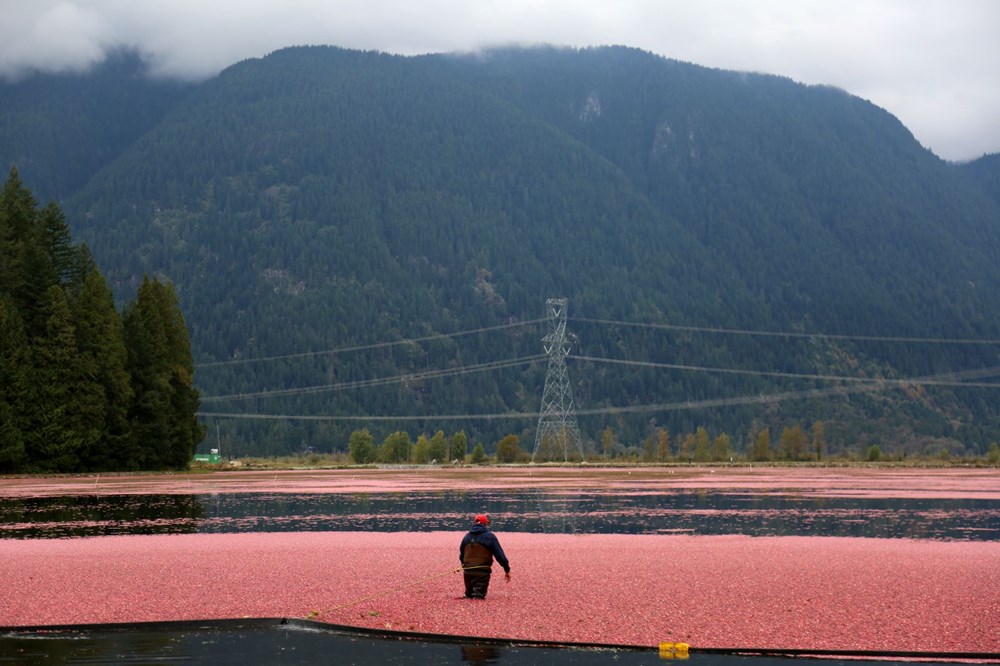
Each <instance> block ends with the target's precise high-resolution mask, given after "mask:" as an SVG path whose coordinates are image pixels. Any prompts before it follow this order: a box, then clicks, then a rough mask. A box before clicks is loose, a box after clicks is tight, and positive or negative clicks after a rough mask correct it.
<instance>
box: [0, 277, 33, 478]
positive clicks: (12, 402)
mask: <svg viewBox="0 0 1000 666" xmlns="http://www.w3.org/2000/svg"><path fill="white" fill-rule="evenodd" d="M0 340H3V344H2V345H0V472H17V471H20V470H21V468H22V467H23V466H24V464H25V462H26V460H27V454H26V451H25V446H24V432H25V430H26V426H27V423H26V421H25V416H26V414H27V411H28V406H29V405H31V404H32V403H33V402H34V401H33V399H32V395H31V389H32V383H31V380H30V375H29V373H30V366H31V350H30V349H29V347H28V338H27V336H25V334H24V325H23V323H22V322H21V316H20V315H19V314H18V312H17V309H16V308H15V307H14V303H13V301H12V300H11V299H10V298H9V297H8V296H6V295H5V294H3V293H2V292H0Z"/></svg>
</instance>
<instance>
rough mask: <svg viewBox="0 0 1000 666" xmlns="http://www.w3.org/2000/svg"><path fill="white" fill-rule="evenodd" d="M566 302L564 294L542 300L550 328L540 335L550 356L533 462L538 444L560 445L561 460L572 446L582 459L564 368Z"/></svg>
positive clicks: (548, 448) (556, 447)
mask: <svg viewBox="0 0 1000 666" xmlns="http://www.w3.org/2000/svg"><path fill="white" fill-rule="evenodd" d="M567 303H568V301H567V300H566V299H565V298H550V299H548V300H547V301H545V312H546V315H547V316H548V318H549V325H550V330H549V334H548V335H546V336H545V337H544V338H542V342H543V343H544V346H543V348H544V349H545V353H546V354H548V356H549V368H548V371H547V372H546V373H545V390H544V391H542V406H541V408H540V409H539V410H538V429H537V430H536V431H535V450H534V452H533V453H532V454H531V461H532V462H534V461H535V456H537V455H538V449H539V448H542V449H544V450H545V451H546V452H548V451H558V450H559V449H560V448H562V452H563V460H564V461H568V460H569V452H570V450H575V451H579V452H580V459H581V460H582V459H583V438H582V437H581V436H580V428H579V427H578V426H577V424H576V410H575V409H574V408H573V387H572V386H571V385H570V382H569V374H568V373H567V372H566V356H567V355H569V340H568V339H567V337H566V305H567Z"/></svg>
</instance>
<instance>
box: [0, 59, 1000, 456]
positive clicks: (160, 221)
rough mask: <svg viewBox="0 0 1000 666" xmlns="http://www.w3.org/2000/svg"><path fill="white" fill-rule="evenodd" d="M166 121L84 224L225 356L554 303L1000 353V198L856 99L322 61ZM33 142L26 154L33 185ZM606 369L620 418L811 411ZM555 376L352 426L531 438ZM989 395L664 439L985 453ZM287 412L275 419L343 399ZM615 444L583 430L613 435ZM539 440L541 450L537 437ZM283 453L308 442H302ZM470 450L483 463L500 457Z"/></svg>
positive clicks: (845, 359) (685, 422)
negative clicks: (499, 424) (637, 407)
mask: <svg viewBox="0 0 1000 666" xmlns="http://www.w3.org/2000/svg"><path fill="white" fill-rule="evenodd" d="M7 94H10V93H9V92H8V93H7ZM157 108H158V109H159V110H160V112H161V115H160V116H159V118H158V119H157V120H155V122H154V121H152V120H150V121H148V125H149V126H148V127H147V128H146V129H145V130H144V131H142V132H137V133H136V134H137V136H135V137H134V139H133V140H131V141H128V142H127V145H125V146H123V147H122V148H121V150H120V152H119V153H118V154H117V155H116V156H115V158H114V159H113V160H110V161H107V162H105V163H103V164H102V165H100V167H99V168H98V169H97V170H96V171H95V173H93V174H92V175H91V176H90V177H89V178H88V179H86V183H84V184H83V185H81V186H79V187H78V189H77V190H76V191H75V192H74V193H73V194H72V195H71V196H70V197H69V198H68V199H67V202H66V208H67V211H68V212H69V213H70V215H69V218H70V222H71V225H73V226H74V233H75V235H76V236H77V237H78V238H82V239H84V240H86V241H87V242H88V244H90V245H91V247H92V249H93V251H94V255H95V258H96V259H97V261H98V263H99V264H100V265H101V266H102V267H103V268H104V270H105V273H106V274H107V275H108V276H109V279H110V280H111V281H112V282H113V283H114V284H115V285H116V288H117V289H118V290H119V291H126V292H127V291H129V290H131V289H134V288H135V285H136V284H137V282H138V281H139V280H140V279H141V277H142V275H143V274H144V273H153V274H163V275H166V276H167V277H169V278H170V279H171V280H172V281H173V282H174V283H175V284H176V285H177V288H178V293H179V296H180V298H181V302H182V304H183V306H184V308H185V312H186V314H187V317H188V321H189V323H190V325H191V328H192V344H193V346H194V348H195V350H196V352H195V353H196V355H197V356H199V357H200V358H202V359H204V360H205V361H215V362H224V361H226V360H229V359H234V358H246V357H251V356H254V355H280V354H292V353H296V352H301V351H302V350H304V349H308V350H318V349H324V348H325V349H332V348H342V347H346V346H350V345H359V344H367V343H374V342H376V341H380V340H394V339H397V340H398V339H404V338H416V337H420V336H423V335H427V334H429V333H438V332H442V333H447V332H450V331H457V330H459V331H460V330H467V329H475V328H477V327H480V326H484V325H487V324H490V323H495V322H499V321H512V320H513V321H516V320H521V321H527V320H532V319H535V318H537V317H538V316H539V315H540V314H541V313H542V310H543V305H544V299H545V298H546V297H550V296H556V295H558V296H567V297H568V298H570V303H571V312H574V313H579V314H580V315H581V316H583V317H591V318H597V319H607V320H619V321H637V322H646V323H652V324H657V323H660V324H668V323H669V324H672V323H683V324H691V325H694V326H704V327H715V328H731V329H757V330H788V331H800V332H808V333H819V334H822V333H827V334H841V335H855V336H864V335H869V336H911V337H925V338H926V337H948V338H963V337H980V338H990V337H992V338H1000V326H998V322H997V320H996V318H995V316H994V315H993V313H994V312H996V307H997V306H1000V302H998V297H996V296H993V295H991V294H990V293H989V289H988V287H986V285H990V284H994V283H996V281H997V279H998V278H1000V273H998V269H997V268H995V266H996V262H995V261H993V259H995V257H996V254H997V252H998V249H1000V229H998V228H997V225H996V224H995V220H996V216H997V210H998V203H997V199H996V198H995V197H993V196H991V194H990V190H989V188H988V187H987V186H985V185H982V184H981V181H979V180H976V179H975V178H967V177H965V174H966V173H968V170H967V168H965V167H956V166H953V165H950V164H948V163H945V162H943V161H941V160H939V159H938V158H937V157H935V156H934V155H933V154H932V153H930V152H929V151H927V150H926V149H924V148H923V147H921V146H920V145H919V143H918V142H917V141H916V140H915V139H914V138H913V136H912V134H911V133H909V131H908V130H906V128H905V127H903V125H902V124H901V123H899V121H898V120H897V119H895V118H894V117H892V116H891V115H890V114H888V113H887V112H885V111H884V110H882V109H879V108H878V107H875V106H874V105H872V104H871V103H870V102H867V101H864V100H860V99H859V98H856V97H853V96H851V95H849V94H848V93H846V92H843V91H839V90H835V89H829V88H825V87H815V86H803V85H802V84H797V83H795V82H792V81H790V80H788V79H783V78H781V77H773V76H769V75H758V74H746V73H733V72H726V71H723V70H711V69H708V68H703V67H699V66H696V65H689V64H686V63H680V62H677V61H670V60H666V59H663V58H659V57H658V56H654V55H652V54H648V53H645V52H642V51H638V50H635V49H627V48H615V47H606V48H594V49H582V50H578V49H551V48H540V49H503V50H497V51H492V52H490V53H489V54H486V55H485V56H477V57H471V56H461V55H437V56H414V57H409V58H403V57H400V56H391V55H387V54H376V53H362V52H356V51H349V50H346V49H338V48H335V47H295V48H289V49H283V50H280V51H276V52H274V53H272V54H270V55H268V56H266V57H264V58H260V59H252V60H247V61H243V62H240V63H237V64H235V65H233V66H232V67H230V68H227V69H226V70H225V71H223V72H222V73H221V74H220V75H219V76H218V77H215V78H213V79H211V80H209V81H207V82H205V83H202V84H199V85H197V86H192V87H190V88H187V89H185V91H184V93H183V94H180V95H178V96H177V97H176V98H166V97H164V98H161V102H160V106H159V107H157ZM0 136H5V135H4V134H3V133H2V132H0ZM8 141H9V140H8ZM8 141H2V140H0V155H2V156H3V157H5V158H6V159H15V158H16V157H17V155H16V154H14V155H11V153H10V151H9V150H5V149H3V147H4V146H7V145H9V143H8ZM15 152H16V151H15ZM22 152H23V151H22ZM974 164H975V163H974ZM52 171H53V172H54V171H56V169H53V170H52ZM22 173H23V172H22ZM53 180H54V181H56V182H65V179H63V180H62V181H60V180H59V179H58V178H54V179H53ZM80 180H82V179H80ZM26 182H28V179H27V178H26ZM72 182H79V181H77V180H74V181H72ZM29 185H31V183H30V182H29ZM289 322H291V325H289ZM279 331H280V332H279ZM580 334H581V336H582V341H581V344H580V347H579V349H580V350H581V351H582V352H586V355H590V356H601V355H604V356H608V357H611V356H612V355H613V354H614V353H622V352H624V353H627V354H628V355H630V356H634V357H635V358H634V360H638V361H651V362H655V363H663V362H665V361H671V360H680V361H690V364H691V365H699V366H708V365H712V364H713V363H715V364H717V365H720V366H723V367H732V368H737V367H747V366H754V367H758V368H764V369H765V370H768V371H775V370H788V371H797V372H800V373H802V372H812V373H816V374H836V373H837V372H844V373H846V371H847V370H856V369H857V368H867V369H868V370H867V371H870V372H878V373H888V376H894V375H895V376H918V375H929V374H934V373H939V372H941V371H942V370H947V369H965V368H966V367H967V365H964V364H972V365H976V366H983V365H988V364H993V365H996V364H997V363H996V354H995V350H991V349H985V348H979V349H976V350H973V351H969V350H968V349H966V348H960V349H958V350H955V349H948V350H943V351H933V352H930V353H927V352H925V351H924V350H921V351H920V353H917V354H915V353H914V352H913V350H912V349H911V348H902V347H896V348H890V345H888V344H883V345H882V347H883V348H876V349H874V350H873V348H872V347H871V346H869V347H865V346H864V345H863V344H861V343H858V342H850V341H847V342H832V341H829V340H828V341H826V342H824V343H822V344H820V343H816V344H814V345H813V347H812V348H810V347H808V345H796V344H787V343H786V344H784V345H782V344H773V343H770V342H762V341H761V340H758V339H754V338H746V337H744V338H740V339H736V340H732V339H722V338H717V339H713V340H705V339H698V338H697V337H696V336H694V335H693V334H692V335H688V336H687V337H686V338H681V339H680V340H679V341H678V340H672V341H666V340H663V339H652V336H650V335H645V336H644V335H642V334H638V333H637V332H636V331H635V330H632V329H629V328H626V327H618V328H617V329H611V330H593V331H583V330H581V333H580ZM538 337H540V335H535V336H534V337H527V336H523V335H522V336H520V339H517V340H515V341H514V342H511V341H510V340H505V341H504V343H503V344H504V345H510V346H508V347H504V349H503V351H504V352H505V354H504V355H509V354H510V355H512V354H517V355H521V354H523V355H529V354H537V353H538V352H539V349H540V345H539V343H538V341H537V340H538ZM460 347H461V346H460V345H458V344H457V343H452V344H445V343H442V344H441V345H440V348H439V349H421V350H416V349H411V350H410V352H411V353H409V354H408V355H407V354H403V355H401V356H398V355H393V354H387V355H386V356H385V357H384V358H381V359H377V360H376V361H373V360H372V359H370V358H369V359H364V360H361V359H359V360H355V361H346V360H341V361H337V363H332V364H331V365H325V364H324V363H321V362H319V361H316V362H314V363H312V364H310V365H307V366H306V367H297V368H291V367H289V368H285V369H282V370H267V371H260V372H259V373H258V374H257V375H256V376H254V377H241V376H237V375H238V372H237V371H235V370H223V371H216V372H218V373H219V374H217V375H216V376H214V377H209V376H203V377H202V378H201V379H199V381H201V382H204V383H203V384H202V389H203V394H205V395H206V396H210V395H212V394H213V393H214V394H217V395H222V394H231V393H237V392H240V391H252V390H253V388H254V386H253V385H254V383H256V385H257V386H258V387H259V386H261V385H266V386H276V385H277V386H291V385H293V384H294V383H295V382H305V384H308V382H310V381H314V382H315V383H320V382H321V381H322V380H323V378H327V380H329V378H331V377H333V376H335V377H336V378H338V379H339V378H341V377H343V376H348V377H352V378H354V377H357V378H362V377H365V376H370V375H371V373H372V372H373V371H374V370H376V369H381V370H383V371H384V372H386V373H406V372H411V371H413V370H415V369H417V368H419V367H421V364H432V362H436V363H442V362H443V363H446V364H450V365H452V366H456V365H457V366H460V365H461V364H462V363H468V362H475V361H486V360H489V359H490V355H491V354H496V353H497V349H498V347H497V343H496V342H495V341H481V342H477V344H474V345H472V348H471V349H461V348H460ZM338 363H339V364H340V365H339V366H337V364H338ZM332 366H337V367H332ZM579 371H580V373H581V375H584V377H583V378H581V381H580V382H579V384H580V396H579V397H580V400H581V402H586V403H587V404H590V405H597V406H607V407H612V406H615V405H623V404H642V403H654V404H655V403H667V402H671V401H677V400H684V399H692V398H699V397H706V398H707V397H711V396H716V395H721V396H738V395H744V394H746V393H747V392H748V391H750V392H760V391H762V390H776V389H781V388H789V387H790V386H791V380H780V379H771V380H767V379H762V378H760V377H757V378H744V379H739V380H736V379H724V378H719V377H717V376H708V377H698V378H692V377H690V376H679V375H675V376H665V375H664V374H663V373H662V372H657V371H654V370H653V369H651V368H645V369H635V368H633V369H632V370H630V371H628V372H627V373H625V374H622V373H620V372H619V373H617V374H616V373H615V372H614V371H613V370H612V369H610V368H609V367H608V366H597V365H588V364H586V363H581V364H579ZM205 374H206V375H207V373H205ZM220 376H221V378H220ZM543 377H544V371H543V369H542V368H540V367H529V368H527V369H524V370H522V371H508V372H507V373H506V374H503V375H502V376H500V377H498V378H490V379H485V378H479V379H477V380H476V382H477V384H476V387H477V388H476V389H475V390H470V389H469V386H468V385H463V384H462V381H464V380H461V381H459V380H456V381H455V382H454V384H455V385H452V386H445V387H443V388H442V387H440V386H439V385H432V384H430V383H427V382H425V383H424V384H423V385H422V386H420V387H418V388H416V389H413V388H411V389H400V390H399V391H395V390H392V391H389V390H386V391H383V392H382V393H381V394H379V395H371V394H363V395H357V396H342V395H340V394H338V395H337V396H336V397H335V398H334V402H333V404H334V409H335V410H336V411H338V412H342V413H350V412H351V411H352V410H353V411H356V412H358V413H371V414H378V413H383V412H386V411H390V412H396V413H402V414H421V413H424V414H426V413H430V414H434V413H439V414H440V413H444V414H454V413H473V414H474V413H481V412H484V411H490V410H496V411H504V410H513V411H528V412H530V411H531V410H532V409H537V396H539V395H540V393H541V382H542V380H543ZM971 392H972V391H971V389H970V390H961V389H928V390H927V391H926V395H925V396H924V397H923V398H922V399H921V400H918V401H916V402H912V401H910V402H905V401H904V402H903V403H901V402H899V401H898V400H897V399H896V398H895V397H881V396H879V397H875V396H866V397H854V398H851V397H843V396H842V397H841V398H839V400H840V402H836V401H835V400H830V401H828V402H826V403H822V402H821V401H820V402H817V401H813V402H807V403H803V402H801V401H800V402H795V403H789V404H788V405H787V406H781V407H774V406H773V405H772V406H771V407H768V408H767V409H764V410H760V409H758V410H755V409H754V408H752V407H745V406H744V407H739V408H734V409H728V410H721V411H718V412H709V413H701V414H697V415H690V414H683V413H667V414H664V415H661V416H660V417H659V418H660V421H659V423H662V424H667V425H669V427H671V429H672V430H673V431H674V432H682V431H685V430H693V427H694V426H695V425H698V424H701V423H705V424H707V425H710V426H711V427H712V428H714V429H716V430H727V431H728V432H730V433H732V434H734V435H735V436H736V438H737V439H738V440H739V441H742V442H743V443H744V444H745V442H747V441H749V436H750V433H751V431H752V430H753V429H754V428H758V429H759V428H760V427H763V426H765V425H770V426H771V427H772V428H773V429H774V430H777V428H778V427H779V425H783V424H787V423H792V422H794V421H804V422H808V421H815V420H824V421H826V422H827V423H828V431H829V432H830V433H831V436H832V437H834V438H835V442H836V444H835V446H836V447H839V448H841V449H843V450H856V448H857V447H861V446H865V445H867V444H869V443H871V442H872V441H879V442H891V443H892V444H893V445H894V446H897V447H900V449H901V450H912V449H913V447H914V446H917V444H914V442H920V443H919V446H923V445H924V443H925V442H927V441H934V442H938V441H939V440H940V441H944V442H945V445H946V446H949V447H952V448H953V449H954V450H955V451H960V450H964V449H966V448H968V450H980V451H981V450H985V446H986V445H987V443H988V442H987V440H988V439H994V438H996V435H995V434H993V433H995V432H996V430H997V426H998V423H1000V420H998V414H997V410H996V409H994V408H992V407H990V406H988V405H987V404H985V403H986V401H984V400H983V399H982V394H981V392H980V393H979V394H978V395H975V396H971V397H970V396H968V395H964V394H963V393H971ZM390 394H391V395H390ZM282 400H284V402H273V403H268V404H267V405H259V406H258V408H259V409H260V410H261V411H268V410H269V409H270V408H271V406H272V405H273V406H274V407H278V406H281V407H283V408H284V409H285V410H287V411H286V413H293V412H294V411H295V410H297V409H298V410H307V411H311V412H312V413H317V412H322V410H323V406H322V405H324V404H326V403H323V402H322V401H318V400H313V401H312V402H309V401H308V400H306V399H296V400H293V399H282ZM904 403H905V408H901V405H902V404H904ZM237 407H241V406H239V405H236V406H231V409H233V410H236V409H237ZM265 408H267V409H265ZM903 412H905V415H901V414H902V413H903ZM597 421H600V422H601V423H603V424H613V425H614V427H615V429H616V430H620V431H621V433H622V438H623V440H627V441H629V442H632V443H636V442H637V440H638V439H639V438H641V437H643V436H645V434H646V433H647V431H648V429H649V428H650V427H652V426H651V425H650V423H649V419H648V418H647V417H642V416H623V417H614V416H608V417H597ZM413 423H424V426H419V425H416V426H414V425H413V424H411V425H409V426H407V427H426V426H427V425H428V423H425V421H423V420H421V421H419V422H418V421H414V422H413ZM601 423H598V424H597V425H594V423H585V425H589V429H588V433H589V436H590V437H591V438H596V430H597V429H598V428H599V427H600V425H601ZM532 426H533V424H530V423H521V424H518V425H517V427H516V428H515V430H516V432H517V433H518V434H521V435H522V436H525V437H530V433H531V430H532ZM345 427H346V426H331V427H330V428H332V429H328V430H325V431H322V432H321V431H320V429H317V428H313V429H311V430H309V429H306V428H304V427H299V426H286V425H283V426H280V427H279V426H268V427H267V428H264V429H262V428H256V429H255V428H252V427H250V426H248V425H245V424H240V425H232V426H231V433H232V434H231V436H232V437H233V438H234V444H235V445H237V446H242V447H244V449H245V450H248V451H252V450H260V448H259V447H260V446H261V444H260V442H259V441H256V440H259V439H264V438H268V439H271V440H276V441H278V440H280V441H281V444H280V445H279V446H278V447H277V448H278V450H284V449H288V448H289V447H291V446H293V444H292V443H293V442H295V441H296V440H298V441H301V440H306V441H309V442H310V445H313V444H317V445H319V447H321V448H330V447H333V448H338V447H339V448H343V446H344V445H345V444H346V437H344V436H343V433H344V430H345ZM430 427H431V428H432V429H434V428H435V426H433V425H431V426H430ZM283 429H284V430H288V431H289V432H290V434H289V433H285V434H283V435H280V436H279V435H276V434H275V433H276V432H277V430H283ZM470 429H471V430H472V431H473V432H474V433H478V434H479V435H481V436H482V437H484V438H487V441H489V439H488V438H495V437H496V436H497V435H498V434H502V431H501V430H498V429H497V428H496V427H491V426H489V425H482V424H474V425H471V426H470ZM341 438H342V439H341ZM338 440H339V441H338ZM236 442H238V444H236ZM255 447H258V448H255Z"/></svg>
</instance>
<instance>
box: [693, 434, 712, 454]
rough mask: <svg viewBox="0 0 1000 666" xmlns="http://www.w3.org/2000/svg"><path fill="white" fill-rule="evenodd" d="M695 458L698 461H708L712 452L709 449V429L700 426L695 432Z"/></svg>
mask: <svg viewBox="0 0 1000 666" xmlns="http://www.w3.org/2000/svg"><path fill="white" fill-rule="evenodd" d="M694 442H695V443H694V459H695V461H696V462H708V459H709V458H710V457H711V454H710V453H709V450H708V430H706V429H705V428H704V427H703V426H698V429H697V430H696V431H695V433H694Z"/></svg>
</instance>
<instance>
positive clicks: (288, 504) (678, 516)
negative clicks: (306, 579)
mask: <svg viewBox="0 0 1000 666" xmlns="http://www.w3.org/2000/svg"><path fill="white" fill-rule="evenodd" d="M483 511H486V512H488V513H490V514H491V515H492V516H493V518H494V524H495V527H496V529H498V530H501V531H508V532H513V531H516V532H534V533H548V534H583V533H599V534H744V535H750V536H849V537H870V538H871V537H888V538H918V539H943V540H968V541H998V540H1000V501H994V500H972V499H955V500H940V499H885V498H880V499H871V498H820V499H817V498H800V497H794V496H787V495H762V494H750V493H746V494H733V493H711V492H704V491H702V492H691V493H658V494H657V493H651V494H637V495H613V494H603V493H586V492H574V493H562V492H553V491H545V490H538V491H521V490H519V491H497V490H490V491H468V490H463V491H461V492H458V491H456V492H433V493H419V492H411V493H384V494H379V495H371V494H352V495H340V494H329V495H324V494H279V493H272V494H264V493H256V494H249V493H248V494H213V495H120V496H116V495H105V496H98V495H80V496H72V497H40V498H29V499H21V498H19V499H3V500H0V538H53V537H80V536H99V535H110V534H174V533H185V532H202V533H231V532H291V531H295V532H302V531H306V532H308V531H358V530H360V531H381V532H408V531H435V530H443V531H461V530H463V529H465V528H467V527H468V521H469V517H470V516H471V515H473V514H475V513H480V512H483Z"/></svg>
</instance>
